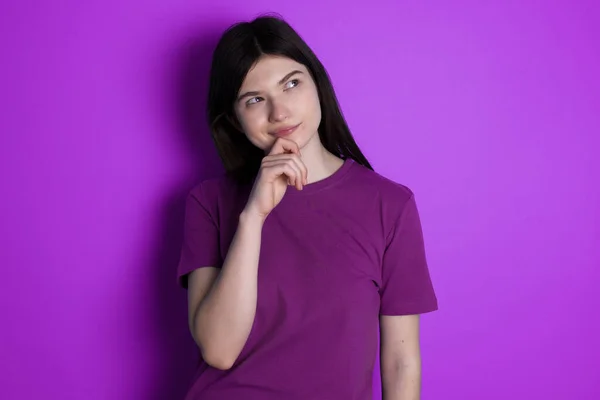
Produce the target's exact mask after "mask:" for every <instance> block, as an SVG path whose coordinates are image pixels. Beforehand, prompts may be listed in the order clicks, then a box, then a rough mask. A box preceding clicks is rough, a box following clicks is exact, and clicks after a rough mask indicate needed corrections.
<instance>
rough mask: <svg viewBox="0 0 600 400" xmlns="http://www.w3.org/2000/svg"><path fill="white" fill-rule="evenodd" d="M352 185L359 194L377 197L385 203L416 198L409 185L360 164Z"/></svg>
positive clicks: (351, 181)
mask: <svg viewBox="0 0 600 400" xmlns="http://www.w3.org/2000/svg"><path fill="white" fill-rule="evenodd" d="M350 183H351V184H352V186H354V188H355V190H356V191H357V192H364V193H370V194H371V195H377V196H378V197H380V198H381V199H382V200H384V201H393V202H398V201H408V200H410V199H411V198H412V197H413V196H414V192H413V190H412V189H411V188H410V187H409V186H408V185H407V184H405V183H402V182H401V181H399V180H395V179H392V178H390V177H389V176H387V175H384V174H382V173H380V172H377V171H374V170H371V169H369V168H367V167H365V166H363V165H360V164H358V163H357V164H356V168H355V172H354V176H353V179H351V180H350Z"/></svg>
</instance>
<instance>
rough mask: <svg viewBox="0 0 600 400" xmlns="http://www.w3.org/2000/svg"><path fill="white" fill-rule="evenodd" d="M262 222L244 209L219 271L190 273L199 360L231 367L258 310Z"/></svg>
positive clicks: (192, 322) (191, 317)
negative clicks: (244, 211) (199, 352)
mask: <svg viewBox="0 0 600 400" xmlns="http://www.w3.org/2000/svg"><path fill="white" fill-rule="evenodd" d="M263 223H264V220H263V219H262V218H259V217H255V216H254V214H249V213H248V214H247V213H242V214H241V215H240V218H239V224H238V228H237V231H236V233H235V235H234V237H233V240H232V242H231V246H230V248H229V251H228V253H227V257H226V258H225V261H224V263H223V266H222V268H221V270H220V271H219V270H218V269H217V268H199V269H197V270H195V271H194V272H192V273H191V274H190V276H189V285H188V303H189V323H190V330H191V332H192V336H193V337H194V340H195V341H196V343H197V344H198V347H199V348H200V351H201V352H202V358H203V359H204V361H206V362H207V363H208V364H210V365H211V366H213V367H215V368H218V369H229V368H231V366H232V365H233V363H234V362H235V360H236V359H237V357H238V356H239V354H240V352H241V351H242V348H243V347H244V345H245V343H246V340H247V339H248V336H249V335H250V330H251V328H252V324H253V322H254V316H255V314H256V299H257V286H258V261H259V253H260V244H261V232H262V226H263Z"/></svg>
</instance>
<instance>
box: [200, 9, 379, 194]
mask: <svg viewBox="0 0 600 400" xmlns="http://www.w3.org/2000/svg"><path fill="white" fill-rule="evenodd" d="M263 55H276V56H283V57H287V58H290V59H292V60H294V61H296V62H298V63H300V64H303V65H304V66H305V67H306V68H307V69H308V71H309V72H310V74H311V75H312V78H313V80H314V81H315V84H316V87H317V91H318V93H319V101H320V106H321V122H320V124H319V128H318V132H319V138H320V140H321V143H322V144H323V146H324V147H325V148H326V149H327V150H328V151H329V152H331V153H333V154H335V155H338V156H340V157H341V158H342V159H347V158H351V159H353V160H354V161H356V162H357V163H359V164H361V165H364V166H365V167H367V168H369V169H371V170H372V169H373V167H371V165H370V164H369V162H368V161H367V159H366V157H365V156H364V155H363V154H362V152H361V150H360V149H359V147H358V145H357V144H356V142H355V140H354V138H353V137H352V134H351V132H350V129H349V128H348V125H347V123H346V120H345V119H344V117H343V115H342V112H341V110H340V106H339V104H338V101H337V97H336V95H335V92H334V90H333V86H332V84H331V81H330V79H329V75H328V74H327V71H326V70H325V67H323V65H322V64H321V62H320V61H319V59H318V58H317V56H316V55H315V54H314V53H313V51H312V50H311V49H310V47H309V46H308V45H307V44H306V43H305V42H304V40H303V39H302V38H301V37H300V35H298V33H297V32H296V31H295V30H294V29H293V28H292V27H291V26H290V25H289V24H288V23H287V22H286V21H284V20H283V18H281V17H277V16H270V15H263V16H260V17H258V18H256V19H254V20H252V21H250V22H239V23H236V24H234V25H232V26H231V27H229V28H228V29H227V30H226V31H225V32H224V33H223V35H222V36H221V39H220V40H219V43H218V44H217V47H216V48H215V50H214V53H213V59H212V64H211V70H210V82H209V90H208V105H207V114H208V115H207V117H208V122H209V124H210V130H211V134H212V138H213V141H214V143H215V145H216V147H217V151H218V153H219V156H220V157H221V160H222V162H223V164H224V166H225V170H226V171H227V173H229V174H230V175H231V176H232V177H233V178H234V179H235V180H236V181H238V182H240V183H241V182H247V181H248V180H251V179H253V178H254V177H255V176H256V173H257V172H258V169H259V168H260V162H261V160H262V158H263V157H264V152H263V150H261V149H259V148H258V147H256V146H254V145H253V144H252V143H251V142H250V141H249V140H248V139H247V137H246V136H245V135H244V134H243V132H241V131H240V130H239V123H237V119H236V116H235V112H234V109H233V107H234V102H235V99H236V98H237V96H238V92H239V90H240V87H241V85H242V83H243V81H244V79H245V77H246V74H247V73H248V71H249V70H250V69H251V68H252V67H253V66H254V65H255V63H256V62H257V61H258V59H259V58H260V57H261V56H263Z"/></svg>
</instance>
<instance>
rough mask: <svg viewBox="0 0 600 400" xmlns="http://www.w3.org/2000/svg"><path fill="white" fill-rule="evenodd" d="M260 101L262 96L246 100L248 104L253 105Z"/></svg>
mask: <svg viewBox="0 0 600 400" xmlns="http://www.w3.org/2000/svg"><path fill="white" fill-rule="evenodd" d="M259 101H260V97H253V98H251V99H248V101H247V102H246V104H247V105H252V104H256V103H258V102H259Z"/></svg>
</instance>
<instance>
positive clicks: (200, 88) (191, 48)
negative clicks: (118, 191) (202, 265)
mask: <svg viewBox="0 0 600 400" xmlns="http://www.w3.org/2000/svg"><path fill="white" fill-rule="evenodd" d="M228 25H230V23H229V24H225V25H223V26H221V27H215V25H214V24H212V26H213V27H214V28H212V29H207V28H205V29H203V30H202V32H201V33H200V34H197V35H195V36H193V37H190V36H188V37H187V38H186V39H185V40H184V43H183V46H182V48H181V49H180V51H179V52H178V54H179V55H180V57H179V59H177V60H175V62H176V63H178V65H177V66H176V69H175V70H176V76H173V77H171V78H172V79H170V80H169V81H170V82H173V81H175V86H176V87H175V88H168V90H170V92H171V93H170V94H173V89H174V90H175V91H176V93H174V96H175V101H177V102H178V105H177V107H176V110H177V112H178V113H179V115H177V116H175V117H176V122H177V123H178V124H179V126H176V131H177V132H176V133H177V134H178V135H176V137H175V138H174V140H181V141H182V145H183V147H184V151H183V153H182V154H183V155H184V156H185V157H188V160H189V161H190V165H191V167H190V171H189V176H184V177H183V178H182V180H181V181H180V182H175V183H174V188H173V189H172V190H171V193H168V194H167V197H166V199H165V203H164V208H163V210H162V215H161V219H160V221H161V223H160V226H159V232H157V235H158V241H157V243H158V246H157V253H156V255H155V257H154V259H153V260H154V261H153V262H154V264H153V265H151V266H150V268H151V269H150V270H151V271H155V276H154V277H153V278H154V279H155V281H153V283H152V284H153V286H152V288H151V289H152V293H151V296H152V299H153V301H155V303H154V304H152V305H150V306H149V307H147V308H146V309H147V310H148V312H149V313H150V315H149V316H148V319H147V320H149V321H152V322H153V323H155V326H154V329H155V332H153V334H154V335H156V337H157V339H158V340H157V346H158V347H159V348H157V349H154V350H153V351H156V353H157V354H159V357H160V366H159V367H158V369H157V370H156V375H155V377H156V378H155V379H153V380H152V381H150V382H148V392H147V395H146V396H145V397H144V398H146V399H182V398H183V397H184V395H185V392H186V391H187V389H188V388H189V386H190V384H191V379H192V377H193V374H194V372H195V367H196V365H197V363H198V359H199V352H198V349H197V347H196V346H195V344H194V342H193V340H192V338H191V335H190V332H189V330H188V325H187V298H186V291H185V290H183V289H182V288H180V287H179V286H178V285H177V284H176V267H177V263H178V261H179V254H180V249H181V243H182V236H183V235H182V232H183V221H184V213H185V199H186V196H187V194H188V192H189V190H190V189H191V188H192V187H193V186H194V185H195V184H197V183H198V182H199V181H200V180H201V179H205V178H209V177H212V176H216V175H219V174H220V173H221V172H222V170H223V167H222V166H221V162H220V160H219V158H218V155H217V152H216V150H215V148H214V144H213V142H212V139H211V137H210V133H209V130H208V123H207V120H206V114H205V110H206V98H207V95H208V80H209V70H210V62H211V57H212V52H213V49H214V47H215V46H216V43H217V41H218V39H219V37H220V35H221V34H222V32H223V30H224V29H225V28H226V27H227V26H228ZM168 98H172V96H171V97H168ZM167 108H168V109H172V108H171V107H167Z"/></svg>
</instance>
